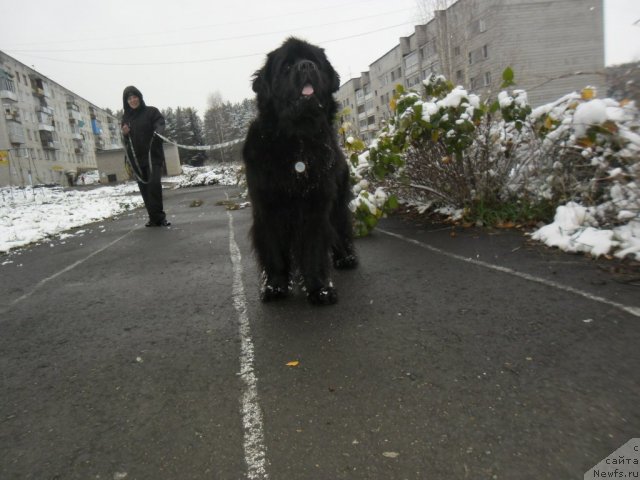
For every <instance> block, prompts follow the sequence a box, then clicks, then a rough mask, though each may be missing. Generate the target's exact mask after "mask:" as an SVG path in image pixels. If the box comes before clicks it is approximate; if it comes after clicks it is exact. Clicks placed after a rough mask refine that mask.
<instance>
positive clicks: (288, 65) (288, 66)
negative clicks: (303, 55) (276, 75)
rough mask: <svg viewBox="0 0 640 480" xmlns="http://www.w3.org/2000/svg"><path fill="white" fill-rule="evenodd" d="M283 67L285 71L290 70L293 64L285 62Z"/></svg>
mask: <svg viewBox="0 0 640 480" xmlns="http://www.w3.org/2000/svg"><path fill="white" fill-rule="evenodd" d="M282 69H283V70H284V71H285V72H289V71H290V70H291V64H289V63H285V64H284V66H283V67H282Z"/></svg>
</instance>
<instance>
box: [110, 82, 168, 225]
mask: <svg viewBox="0 0 640 480" xmlns="http://www.w3.org/2000/svg"><path fill="white" fill-rule="evenodd" d="M122 105H123V107H124V115H123V117H122V123H121V130H122V135H123V136H124V141H125V149H126V152H127V159H128V161H129V164H130V165H131V168H132V169H133V172H134V174H135V176H136V178H137V180H138V187H139V188H140V194H141V195H142V199H143V200H144V206H145V207H146V208H147V213H148V214H149V221H148V222H147V223H146V226H147V227H166V226H169V225H171V223H169V222H168V221H167V216H166V214H165V213H164V209H163V204H162V184H161V182H160V180H161V178H162V169H163V167H164V149H163V148H162V140H161V139H160V138H159V137H158V136H156V135H155V132H158V133H160V134H162V133H164V126H165V123H164V117H163V116H162V114H161V113H160V111H159V110H158V109H157V108H156V107H151V106H147V105H145V103H144V99H143V98H142V93H141V92H140V90H138V89H137V88H136V87H133V86H129V87H127V88H125V89H124V92H123V93H122Z"/></svg>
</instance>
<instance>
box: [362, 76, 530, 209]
mask: <svg viewBox="0 0 640 480" xmlns="http://www.w3.org/2000/svg"><path fill="white" fill-rule="evenodd" d="M508 73H509V71H506V72H505V79H509V75H508ZM511 75H512V74H511ZM423 86H424V92H423V95H419V94H418V93H417V92H412V91H409V92H405V91H404V90H403V89H402V87H399V88H398V89H397V96H396V98H395V105H392V106H395V115H394V117H393V118H392V119H391V121H390V122H389V125H388V126H387V127H386V128H384V129H383V130H382V131H381V132H380V134H379V136H378V138H377V139H376V141H375V142H374V143H373V144H372V145H370V159H371V163H372V164H373V166H372V170H373V171H374V172H375V173H377V174H378V175H377V177H378V178H383V177H386V178H385V184H386V186H387V187H389V188H395V189H398V193H399V195H400V196H401V197H402V198H403V200H405V201H407V202H408V203H414V204H422V205H423V208H425V207H424V205H426V206H429V207H447V208H449V209H450V208H451V207H454V209H455V210H457V211H464V212H466V214H467V216H469V215H471V216H473V214H474V209H478V208H480V207H481V208H482V209H483V210H484V209H486V208H487V207H490V208H491V207H494V206H495V205H498V204H500V203H503V202H505V201H507V200H513V199H514V198H515V197H516V195H515V193H514V191H513V188H510V187H512V185H511V182H512V180H513V179H514V178H515V173H517V171H518V170H519V169H520V164H519V162H520V160H521V158H520V157H519V156H518V155H516V151H517V150H519V149H520V147H521V146H522V145H531V143H532V140H533V135H532V131H531V129H530V128H528V126H527V116H528V115H529V113H530V112H531V108H530V107H529V105H528V103H527V96H526V92H524V91H522V90H514V91H513V92H511V93H509V92H506V91H505V92H501V93H500V95H499V97H498V100H496V101H495V102H493V103H491V104H489V103H486V102H482V101H481V100H480V98H479V97H478V96H477V95H475V94H473V93H470V92H468V91H466V90H465V89H464V88H462V87H460V86H457V87H454V86H453V85H452V84H451V83H450V82H449V81H447V80H446V79H445V78H444V77H442V76H436V75H431V76H430V77H429V78H428V79H427V80H425V81H424V82H423ZM528 150H529V151H533V150H534V148H529V149H528ZM516 201H520V202H524V201H528V199H525V198H517V199H516Z"/></svg>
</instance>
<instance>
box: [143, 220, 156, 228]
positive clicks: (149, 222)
mask: <svg viewBox="0 0 640 480" xmlns="http://www.w3.org/2000/svg"><path fill="white" fill-rule="evenodd" d="M144 226H145V227H157V226H158V224H157V223H156V222H152V221H151V220H149V221H148V222H147V223H145V224H144Z"/></svg>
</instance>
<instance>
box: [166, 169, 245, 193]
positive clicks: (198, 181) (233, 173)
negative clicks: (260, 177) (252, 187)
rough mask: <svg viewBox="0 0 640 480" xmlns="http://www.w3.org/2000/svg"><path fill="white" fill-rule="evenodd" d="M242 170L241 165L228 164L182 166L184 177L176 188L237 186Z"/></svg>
mask: <svg viewBox="0 0 640 480" xmlns="http://www.w3.org/2000/svg"><path fill="white" fill-rule="evenodd" d="M241 170H242V168H241V167H240V165H235V164H226V165H218V166H216V167H214V168H210V167H192V166H189V165H182V177H181V179H180V182H179V183H178V184H177V185H176V187H175V188H186V187H195V186H202V185H237V184H238V182H239V181H240V175H241Z"/></svg>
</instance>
